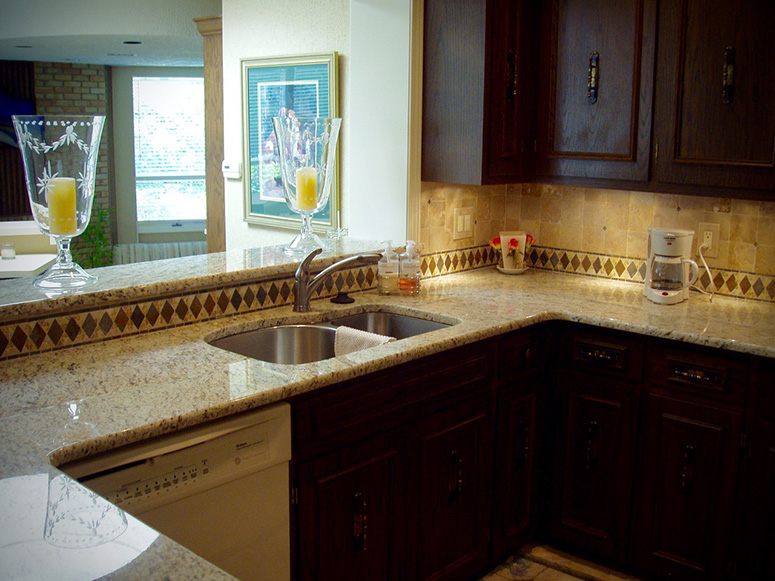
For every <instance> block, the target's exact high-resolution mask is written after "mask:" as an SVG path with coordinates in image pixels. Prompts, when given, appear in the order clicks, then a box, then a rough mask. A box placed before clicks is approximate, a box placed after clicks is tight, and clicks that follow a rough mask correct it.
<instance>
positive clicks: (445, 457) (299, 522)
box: [293, 342, 495, 581]
mask: <svg viewBox="0 0 775 581" xmlns="http://www.w3.org/2000/svg"><path fill="white" fill-rule="evenodd" d="M494 360H495V357H494V349H493V348H492V345H491V344H490V343H488V342H482V343H480V344H476V345H474V346H469V347H465V348H461V349H457V350H454V351H452V352H450V353H449V354H447V355H442V356H436V357H430V358H427V359H424V360H420V361H419V362H415V363H411V364H407V365H400V366H397V367H396V368H393V369H392V370H389V371H387V372H380V373H377V374H374V375H372V376H367V377H365V378H362V379H359V380H354V381H350V382H347V383H346V384H343V385H342V386H340V387H339V388H338V389H331V390H328V391H327V392H326V393H324V394H321V395H319V396H315V395H314V394H313V395H311V396H307V397H302V398H300V399H299V400H298V401H297V403H296V405H295V408H294V433H295V439H296V441H295V446H296V449H295V450H294V458H295V461H294V468H293V470H294V474H295V475H294V480H295V488H296V491H295V494H294V496H297V498H298V500H297V502H296V505H295V513H296V519H295V522H296V532H295V535H296V542H295V545H296V551H297V556H296V578H298V579H303V580H311V579H315V580H321V581H324V580H325V581H328V580H332V581H333V580H336V581H344V580H366V579H368V580H372V579H374V580H381V579H384V580H387V579H396V580H401V579H413V580H414V579H417V580H424V579H438V580H442V579H443V580H449V581H457V580H460V581H462V580H464V579H468V578H470V577H471V576H472V575H475V574H477V573H479V572H480V571H482V570H483V569H485V568H486V567H487V564H488V563H489V559H490V554H489V550H490V519H491V511H490V499H491V494H490V492H491V482H492V469H493V466H492V462H493V442H492V426H491V414H492V408H493V404H494V382H493V377H494V370H495V365H494ZM378 404H379V405H378Z"/></svg>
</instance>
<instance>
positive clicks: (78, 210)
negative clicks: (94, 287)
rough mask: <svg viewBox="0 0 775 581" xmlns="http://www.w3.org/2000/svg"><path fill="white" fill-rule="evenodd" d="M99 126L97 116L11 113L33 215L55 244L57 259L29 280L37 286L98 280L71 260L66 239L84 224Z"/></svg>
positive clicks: (59, 287) (66, 286) (66, 287)
mask: <svg viewBox="0 0 775 581" xmlns="http://www.w3.org/2000/svg"><path fill="white" fill-rule="evenodd" d="M104 124H105V117H103V116H101V115H61V116H57V115H14V116H13V125H14V128H15V129H16V135H17V137H18V138H19V149H20V150H21V154H22V160H23V161H24V174H25V175H24V177H25V179H26V182H27V193H28V194H29V196H30V208H31V209H32V217H33V218H34V219H35V222H36V223H37V224H38V228H40V230H41V232H43V234H47V235H49V236H53V237H54V239H55V240H56V243H57V259H56V262H55V263H54V264H53V265H52V266H51V268H49V269H48V270H47V271H46V272H45V273H43V275H41V276H40V277H39V278H37V279H36V280H35V281H34V283H33V284H34V285H35V286H36V287H38V288H39V289H41V290H44V291H52V292H54V293H57V292H61V293H65V292H67V291H72V290H77V289H80V288H82V287H85V286H87V285H90V284H93V283H94V282H96V280H97V278H96V277H95V276H93V275H91V274H89V273H87V272H86V271H85V270H83V269H82V268H81V267H80V266H78V265H77V264H76V263H75V262H73V257H72V255H71V254H70V241H71V240H72V239H73V238H74V237H76V236H79V235H80V234H81V233H82V232H83V231H84V230H85V229H86V227H87V226H88V225H89V218H90V217H91V208H92V202H93V201H94V181H95V175H96V169H97V158H98V157H99V148H100V137H101V136H102V128H103V126H104Z"/></svg>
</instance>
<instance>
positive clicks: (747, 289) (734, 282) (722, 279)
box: [420, 246, 775, 302]
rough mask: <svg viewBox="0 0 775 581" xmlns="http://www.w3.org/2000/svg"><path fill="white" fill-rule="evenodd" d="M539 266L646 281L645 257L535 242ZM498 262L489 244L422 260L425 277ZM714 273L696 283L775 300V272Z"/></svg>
mask: <svg viewBox="0 0 775 581" xmlns="http://www.w3.org/2000/svg"><path fill="white" fill-rule="evenodd" d="M525 262H526V263H527V265H528V266H530V267H532V268H537V269H540V270H554V271H560V272H567V273H570V274H581V275H586V276H595V277H600V278H610V279H615V280H624V281H629V282H638V283H643V282H644V281H645V279H646V260H645V259H643V258H625V257H623V256H613V255H607V254H595V253H592V252H581V251H575V250H562V249H557V248H545V247H541V246H534V247H533V248H532V249H531V251H530V253H529V255H528V257H527V259H526V261H525ZM497 263H498V256H497V254H496V253H495V251H493V250H492V249H491V248H490V247H489V246H478V247H472V248H465V249H462V250H451V251H449V252H438V253H434V254H429V255H427V256H424V257H423V259H422V263H421V266H420V268H421V272H422V276H423V277H434V276H443V275H445V274H452V273H454V272H462V271H464V270H471V269H474V268H484V267H487V266H493V265H495V264H497ZM710 273H711V276H710V277H708V273H707V272H706V271H705V269H704V268H702V267H701V268H700V276H699V278H698V279H697V286H699V288H701V289H703V290H706V291H714V292H716V294H720V295H727V296H733V297H738V298H743V299H751V300H757V301H767V302H775V276H770V275H761V274H756V273H751V272H738V271H731V270H722V269H714V268H711V269H710Z"/></svg>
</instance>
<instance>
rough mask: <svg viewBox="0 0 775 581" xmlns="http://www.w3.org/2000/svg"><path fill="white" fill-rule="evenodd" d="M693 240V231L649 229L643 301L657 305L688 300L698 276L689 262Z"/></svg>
mask: <svg viewBox="0 0 775 581" xmlns="http://www.w3.org/2000/svg"><path fill="white" fill-rule="evenodd" d="M693 240H694V231H693V230H677V229H671V230H665V229H659V228H650V229H649V239H648V255H649V258H648V263H647V265H646V283H645V285H644V286H643V294H644V295H645V296H646V298H648V299H649V300H650V301H653V302H655V303H658V304H660V305H674V304H676V303H680V302H681V301H683V300H685V299H688V298H689V287H690V286H691V285H692V284H694V282H695V281H696V280H697V275H698V274H699V269H698V268H697V263H696V262H694V261H693V260H692V259H690V258H689V256H690V255H691V251H692V241H693Z"/></svg>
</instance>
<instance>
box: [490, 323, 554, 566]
mask: <svg viewBox="0 0 775 581" xmlns="http://www.w3.org/2000/svg"><path fill="white" fill-rule="evenodd" d="M543 352H544V341H543V337H542V333H540V332H539V331H538V330H535V329H531V330H526V331H517V332H515V333H511V334H509V335H506V336H505V337H503V338H502V339H501V341H500V346H499V349H498V379H499V383H500V385H499V388H498V400H497V402H498V403H497V406H498V407H497V412H496V430H495V433H496V442H495V446H496V455H495V482H494V494H493V505H494V506H493V523H492V526H493V534H492V555H493V558H495V559H502V558H505V557H507V556H509V555H510V554H512V553H513V552H514V551H516V550H517V549H519V547H521V546H522V545H523V544H524V543H526V542H527V541H528V540H530V539H531V537H532V536H533V534H534V532H535V529H536V526H537V518H538V486H537V484H538V476H539V471H540V466H539V461H540V458H541V444H542V442H541V439H540V433H541V427H540V426H541V417H542V414H541V405H542V404H541V402H542V398H543V389H542V388H543V384H544V366H543Z"/></svg>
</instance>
